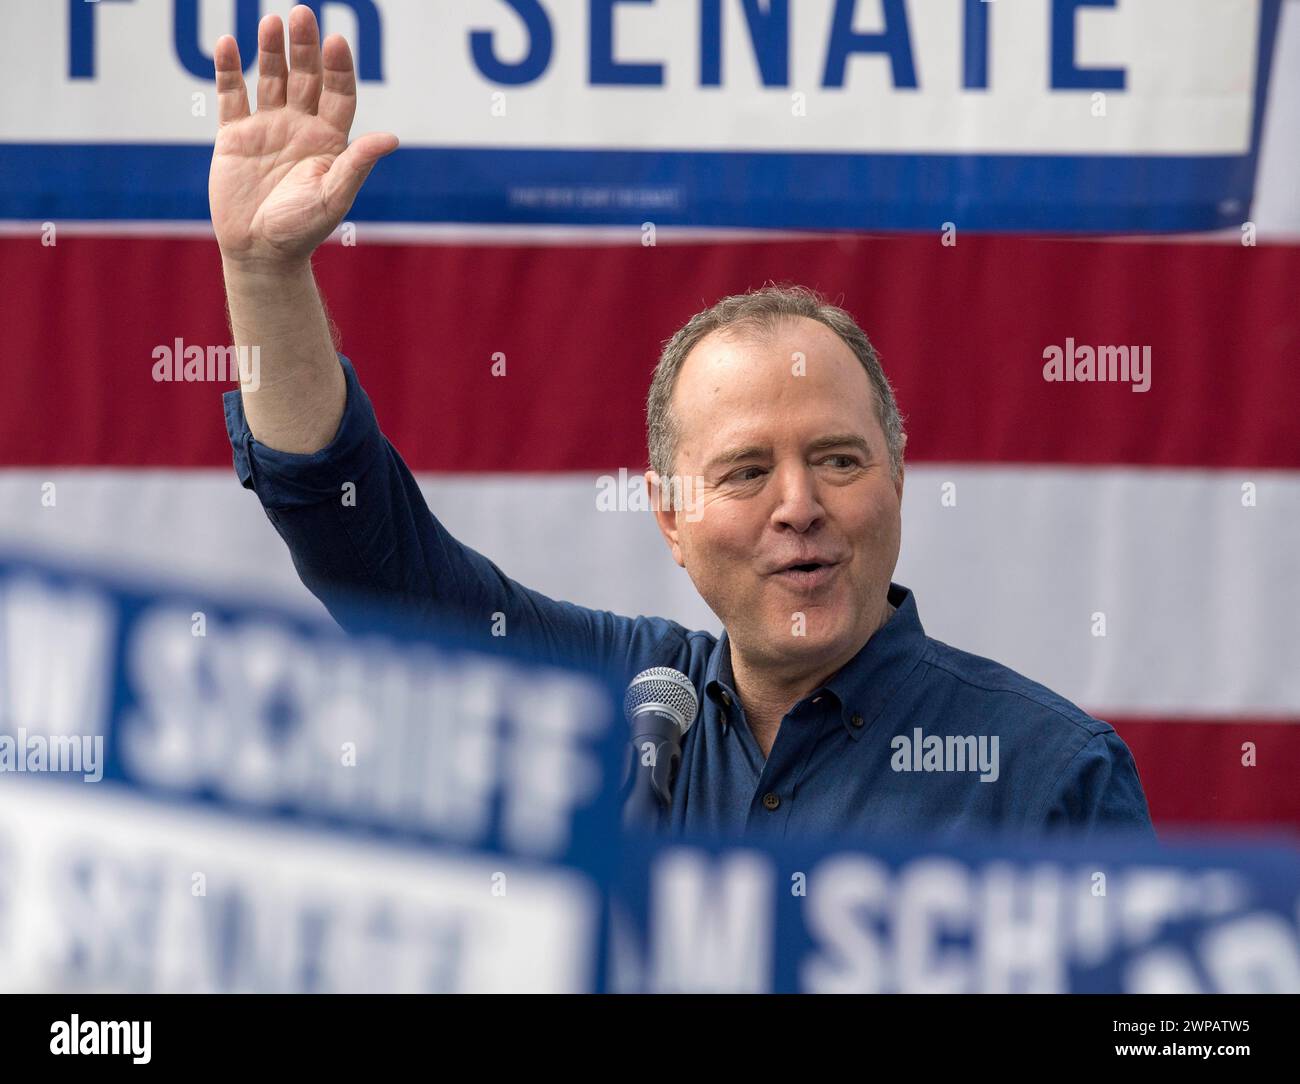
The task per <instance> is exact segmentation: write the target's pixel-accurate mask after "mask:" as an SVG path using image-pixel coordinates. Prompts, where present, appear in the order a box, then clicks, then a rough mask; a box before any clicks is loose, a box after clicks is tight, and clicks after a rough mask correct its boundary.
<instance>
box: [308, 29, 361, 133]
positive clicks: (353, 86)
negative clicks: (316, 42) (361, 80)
mask: <svg viewBox="0 0 1300 1084" xmlns="http://www.w3.org/2000/svg"><path fill="white" fill-rule="evenodd" d="M321 57H322V59H323V61H324V64H325V73H324V79H323V82H322V89H321V96H320V106H319V108H318V109H317V113H318V114H319V115H320V118H321V119H322V120H326V121H329V123H330V124H332V125H333V126H334V127H335V128H337V129H338V130H339V131H340V132H342V133H343V134H344V135H347V134H348V131H349V130H350V129H351V128H352V118H353V117H354V116H356V112H357V76H356V72H354V71H353V69H352V50H351V49H349V48H348V43H347V40H346V39H345V38H344V37H343V35H342V34H331V35H330V36H329V37H328V38H326V39H325V47H324V48H323V49H322V50H321Z"/></svg>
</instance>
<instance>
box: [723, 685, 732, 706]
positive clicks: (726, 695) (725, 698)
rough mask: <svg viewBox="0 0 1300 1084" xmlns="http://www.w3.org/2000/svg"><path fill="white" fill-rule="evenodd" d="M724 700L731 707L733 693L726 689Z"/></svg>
mask: <svg viewBox="0 0 1300 1084" xmlns="http://www.w3.org/2000/svg"><path fill="white" fill-rule="evenodd" d="M722 702H723V703H724V704H726V705H727V707H731V694H730V693H729V692H727V691H726V690H725V689H724V690H723V691H722Z"/></svg>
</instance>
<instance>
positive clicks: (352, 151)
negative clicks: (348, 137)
mask: <svg viewBox="0 0 1300 1084" xmlns="http://www.w3.org/2000/svg"><path fill="white" fill-rule="evenodd" d="M395 150H397V136H395V135H390V134H389V133H387V132H371V133H370V134H369V135H364V136H362V137H361V138H360V139H355V140H353V141H352V143H351V145H350V146H349V147H348V149H347V150H345V151H344V152H343V153H342V154H340V155H339V156H338V157H337V158H335V159H334V164H333V165H331V166H330V168H329V171H328V172H327V173H326V174H325V177H324V180H322V182H321V201H322V202H323V203H324V204H325V208H326V210H327V211H328V212H329V213H330V214H331V215H332V216H335V217H337V218H342V217H343V216H344V215H345V214H347V212H348V208H349V207H351V206H352V201H353V200H355V199H356V198H357V193H358V192H359V191H360V190H361V186H362V184H364V183H365V180H366V178H367V177H369V176H370V171H371V170H372V169H374V168H375V163H376V162H378V161H379V159H381V158H383V157H384V155H386V154H392V152H393V151H395Z"/></svg>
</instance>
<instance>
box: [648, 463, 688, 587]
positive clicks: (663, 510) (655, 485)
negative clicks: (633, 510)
mask: <svg viewBox="0 0 1300 1084" xmlns="http://www.w3.org/2000/svg"><path fill="white" fill-rule="evenodd" d="M659 481H660V479H659V475H658V474H657V473H656V472H655V471H653V470H647V471H646V472H645V485H646V492H647V493H648V494H649V495H650V507H651V509H652V510H653V511H654V514H655V522H656V523H657V524H658V525H659V533H660V534H662V535H663V536H664V541H666V542H667V543H668V549H669V550H670V551H671V552H672V555H673V560H674V561H676V562H677V563H678V564H679V565H680V566H681V567H682V568H685V567H686V562H685V561H683V560H682V547H681V543H680V540H679V538H678V533H677V517H678V515H679V514H680V513H678V512H675V511H674V510H673V508H672V487H671V486H668V487H666V488H667V492H664V489H663V488H661V486H660V484H659Z"/></svg>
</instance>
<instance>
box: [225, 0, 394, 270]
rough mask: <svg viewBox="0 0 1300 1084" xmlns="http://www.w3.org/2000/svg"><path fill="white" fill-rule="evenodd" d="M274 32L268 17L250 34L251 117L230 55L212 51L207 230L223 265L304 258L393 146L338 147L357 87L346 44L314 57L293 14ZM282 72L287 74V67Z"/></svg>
mask: <svg viewBox="0 0 1300 1084" xmlns="http://www.w3.org/2000/svg"><path fill="white" fill-rule="evenodd" d="M289 38H290V51H289V57H288V58H287V59H286V56H285V48H284V27H283V25H282V24H281V21H280V18H279V16H276V15H268V16H266V17H265V18H264V19H263V20H262V21H261V23H260V24H259V26H258V31H257V45H258V56H257V61H258V63H257V70H258V83H257V112H256V113H250V111H249V108H248V91H247V88H246V87H245V85H244V76H243V68H242V65H241V63H240V57H239V47H238V45H237V44H236V43H235V39H234V38H232V37H230V36H229V35H227V36H225V37H223V38H221V39H220V40H219V41H218V42H217V45H216V49H215V50H214V59H215V61H216V77H217V101H218V115H219V122H220V127H219V128H218V131H217V139H216V145H215V146H214V148H213V153H212V169H211V172H210V173H209V176H208V202H209V204H210V206H211V210H212V227H213V230H214V231H215V232H216V235H217V243H218V244H219V245H220V246H221V253H222V256H223V258H224V259H225V260H227V261H231V262H236V263H240V264H247V265H249V266H268V267H273V266H281V265H285V266H287V265H291V264H293V263H296V262H301V261H302V260H304V259H306V258H307V257H309V256H310V255H311V253H312V251H313V250H314V249H315V248H316V246H317V245H319V244H320V243H321V242H322V241H324V240H325V238H327V237H328V236H329V235H330V234H331V233H332V232H333V231H334V229H335V228H336V227H337V226H338V224H339V223H340V222H341V221H342V220H343V216H344V215H345V214H347V212H348V208H350V207H351V206H352V201H353V200H354V199H355V198H356V195H357V192H358V191H359V190H360V188H361V185H362V183H363V182H364V181H365V179H366V177H367V176H368V175H369V173H370V170H371V169H372V168H373V167H374V165H375V163H376V162H377V161H378V160H379V159H380V158H382V157H383V156H384V155H386V154H388V153H390V152H391V151H393V150H395V149H396V147H397V137H396V136H393V135H390V134H387V133H374V134H371V135H366V136H362V137H361V138H359V139H357V140H355V141H353V142H352V143H351V144H350V145H349V143H348V132H349V131H350V129H351V127H352V118H353V116H354V115H355V113H356V102H357V83H356V74H355V72H354V70H353V66H352V53H351V51H350V50H349V49H348V44H347V42H346V41H345V40H344V39H343V38H342V37H341V36H340V35H338V34H332V35H330V37H328V38H327V39H326V40H325V45H324V48H323V49H322V48H321V44H320V34H319V30H318V28H317V26H316V16H315V15H314V14H313V13H312V11H311V9H310V8H308V7H305V6H302V5H299V6H298V7H295V8H294V9H293V11H291V12H290V13H289ZM290 64H292V66H290Z"/></svg>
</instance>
